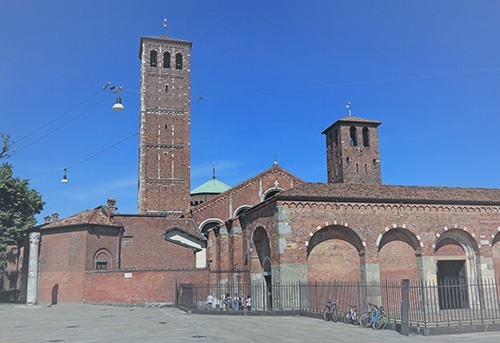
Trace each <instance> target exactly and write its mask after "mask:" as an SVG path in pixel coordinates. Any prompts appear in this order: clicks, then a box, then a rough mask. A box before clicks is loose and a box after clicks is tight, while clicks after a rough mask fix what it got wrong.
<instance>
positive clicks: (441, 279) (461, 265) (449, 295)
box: [437, 260, 469, 310]
mask: <svg viewBox="0 0 500 343" xmlns="http://www.w3.org/2000/svg"><path fill="white" fill-rule="evenodd" d="M437 281H438V296H439V309H441V310H452V309H463V308H469V301H468V299H469V296H468V292H467V277H466V273H465V260H454V261H438V262H437Z"/></svg>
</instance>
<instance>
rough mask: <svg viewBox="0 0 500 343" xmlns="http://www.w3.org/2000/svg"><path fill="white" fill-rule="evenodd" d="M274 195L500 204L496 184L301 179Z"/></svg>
mask: <svg viewBox="0 0 500 343" xmlns="http://www.w3.org/2000/svg"><path fill="white" fill-rule="evenodd" d="M277 197H278V198H279V199H285V200H289V199H297V198H301V199H318V200H329V201H372V202H403V203H457V204H488V205H490V204H491V205H500V189H498V188H452V187H422V186H388V185H365V184H344V183H305V184H302V185H298V186H297V187H295V188H292V189H289V190H286V191H284V192H282V193H280V194H279V195H278V196H277Z"/></svg>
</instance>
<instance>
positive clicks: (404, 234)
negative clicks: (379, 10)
mask: <svg viewBox="0 0 500 343" xmlns="http://www.w3.org/2000/svg"><path fill="white" fill-rule="evenodd" d="M395 241H401V242H404V243H406V244H408V245H409V246H410V247H412V249H413V250H414V251H415V254H416V255H421V254H422V248H421V247H420V241H419V240H418V238H417V236H415V234H414V233H413V232H411V231H410V230H408V229H403V228H398V227H396V228H394V229H390V230H388V231H386V232H385V233H384V234H383V235H381V237H380V241H379V242H378V251H379V252H380V250H382V248H383V247H384V245H386V244H388V243H391V242H395Z"/></svg>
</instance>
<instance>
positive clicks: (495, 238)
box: [491, 226, 500, 246]
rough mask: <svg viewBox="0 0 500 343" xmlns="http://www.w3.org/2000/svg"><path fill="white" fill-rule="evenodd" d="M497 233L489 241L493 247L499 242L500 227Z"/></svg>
mask: <svg viewBox="0 0 500 343" xmlns="http://www.w3.org/2000/svg"><path fill="white" fill-rule="evenodd" d="M497 231H498V232H497V233H496V234H495V235H492V238H493V239H492V240H491V245H492V246H493V245H495V244H496V243H498V242H500V226H499V227H498V229H497Z"/></svg>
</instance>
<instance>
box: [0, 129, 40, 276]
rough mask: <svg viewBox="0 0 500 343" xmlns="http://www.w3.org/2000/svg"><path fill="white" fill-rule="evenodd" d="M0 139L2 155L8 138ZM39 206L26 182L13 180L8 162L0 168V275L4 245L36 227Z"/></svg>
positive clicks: (2, 267)
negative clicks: (1, 140) (28, 229)
mask: <svg viewBox="0 0 500 343" xmlns="http://www.w3.org/2000/svg"><path fill="white" fill-rule="evenodd" d="M2 137H4V141H3V145H2V146H3V148H2V150H1V151H2V154H6V153H7V152H8V151H9V142H8V137H7V139H5V136H4V135H2ZM1 157H2V155H0V158H1ZM43 205H44V202H43V201H42V197H41V195H40V194H39V193H38V192H37V191H35V190H33V189H30V188H29V181H28V180H21V179H20V178H14V176H13V173H12V166H11V165H10V164H9V163H3V164H2V165H1V166H0V276H1V275H2V274H3V271H4V269H5V263H6V252H7V251H6V250H7V245H8V244H12V243H18V242H19V240H20V238H21V237H22V236H23V231H24V230H25V229H27V228H29V227H32V226H34V225H35V224H36V219H35V215H36V214H38V213H40V212H41V211H42V209H43Z"/></svg>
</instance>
